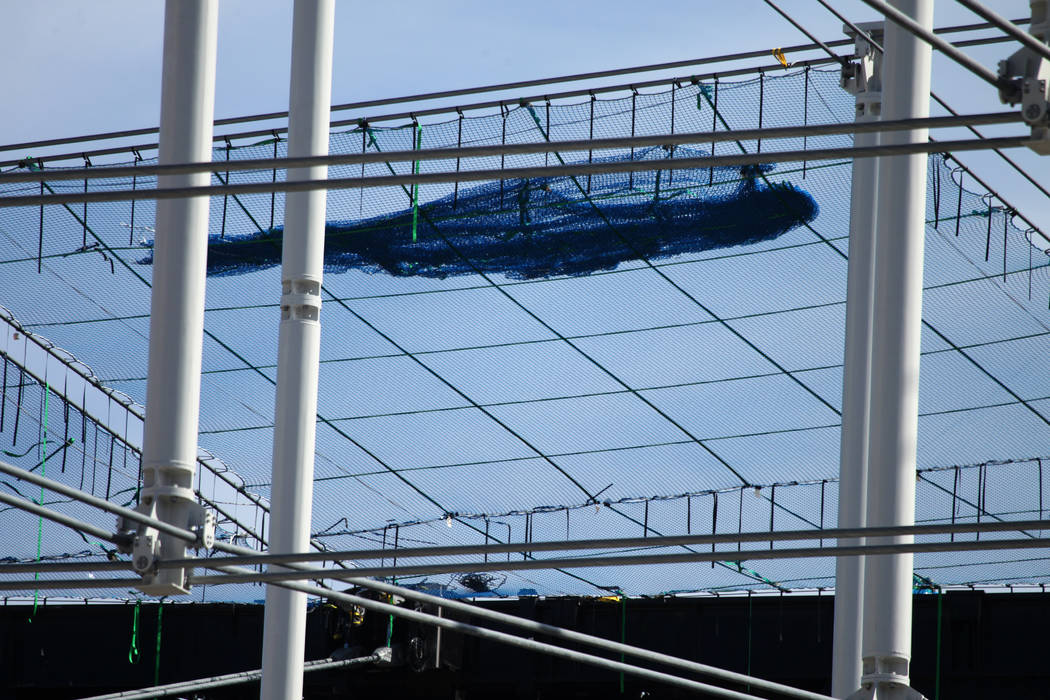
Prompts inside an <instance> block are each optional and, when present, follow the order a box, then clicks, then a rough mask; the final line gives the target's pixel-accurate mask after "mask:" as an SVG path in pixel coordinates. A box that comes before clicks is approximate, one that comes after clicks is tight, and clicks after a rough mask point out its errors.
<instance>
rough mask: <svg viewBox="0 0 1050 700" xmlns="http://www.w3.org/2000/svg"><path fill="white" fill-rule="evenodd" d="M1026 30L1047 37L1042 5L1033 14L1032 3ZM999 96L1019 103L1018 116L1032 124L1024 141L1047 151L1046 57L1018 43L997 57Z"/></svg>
mask: <svg viewBox="0 0 1050 700" xmlns="http://www.w3.org/2000/svg"><path fill="white" fill-rule="evenodd" d="M1032 11H1033V16H1032V22H1031V25H1030V26H1029V32H1030V33H1031V34H1032V36H1034V37H1035V38H1036V39H1038V40H1039V41H1041V42H1044V43H1045V42H1046V41H1047V39H1048V37H1050V18H1048V17H1047V16H1046V15H1047V11H1046V6H1045V5H1044V6H1043V11H1042V14H1043V16H1042V17H1037V16H1036V14H1038V13H1037V11H1036V6H1035V3H1033V5H1032ZM999 100H1000V101H1001V102H1003V103H1004V104H1009V105H1011V106H1012V105H1017V104H1020V105H1021V117H1022V118H1023V119H1024V120H1025V122H1026V123H1027V124H1028V125H1029V126H1031V127H1032V140H1031V141H1029V142H1028V143H1027V144H1026V145H1027V146H1028V147H1029V148H1031V149H1032V150H1033V151H1035V152H1036V153H1038V154H1039V155H1044V156H1045V155H1050V61H1048V60H1047V59H1046V58H1044V57H1043V56H1042V55H1041V54H1039V53H1036V52H1035V51H1033V50H1032V49H1030V48H1028V47H1027V46H1022V47H1021V48H1020V49H1018V50H1017V51H1015V52H1014V53H1013V54H1011V55H1010V57H1009V58H1007V59H1006V60H1004V61H999Z"/></svg>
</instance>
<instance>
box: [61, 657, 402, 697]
mask: <svg viewBox="0 0 1050 700" xmlns="http://www.w3.org/2000/svg"><path fill="white" fill-rule="evenodd" d="M380 661H382V656H381V655H380V654H379V653H375V654H372V655H370V656H359V657H357V658H354V659H318V660H317V661H307V662H306V663H304V664H303V673H309V672H310V671H327V670H331V669H336V668H346V667H348V666H362V665H367V664H374V663H378V662H380ZM261 678H262V669H261V668H260V669H255V670H254V671H238V672H237V673H227V674H224V675H222V676H212V677H211V678H198V679H196V680H192V681H179V682H178V683H167V684H165V685H155V686H152V687H150V688H142V689H140V690H125V691H121V692H118V693H107V694H105V695H92V696H91V697H89V698H82V699H81V700H148V699H149V698H161V697H168V696H169V695H194V694H195V693H196V691H198V690H206V689H208V688H224V687H227V686H231V685H240V684H241V683H253V682H255V681H258V680H259V679H261Z"/></svg>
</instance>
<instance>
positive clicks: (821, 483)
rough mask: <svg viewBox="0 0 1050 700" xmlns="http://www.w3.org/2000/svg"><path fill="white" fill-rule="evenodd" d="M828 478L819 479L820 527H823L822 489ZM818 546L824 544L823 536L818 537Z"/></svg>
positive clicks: (823, 489) (825, 487)
mask: <svg viewBox="0 0 1050 700" xmlns="http://www.w3.org/2000/svg"><path fill="white" fill-rule="evenodd" d="M827 485H828V480H827V479H822V480H821V481H820V529H821V530H823V529H824V491H825V490H826V489H827ZM820 546H821V547H823V546H824V538H823V537H821V538H820Z"/></svg>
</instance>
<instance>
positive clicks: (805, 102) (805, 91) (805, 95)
mask: <svg viewBox="0 0 1050 700" xmlns="http://www.w3.org/2000/svg"><path fill="white" fill-rule="evenodd" d="M809 68H810V67H809V66H806V69H805V70H804V71H803V88H802V126H809ZM808 140H809V139H808V137H807V136H806V135H805V134H803V136H802V150H803V151H806V150H809V149H808V146H807V142H808ZM802 179H803V180H805V179H806V161H805V160H803V161H802Z"/></svg>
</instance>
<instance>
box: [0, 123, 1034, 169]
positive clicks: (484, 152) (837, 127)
mask: <svg viewBox="0 0 1050 700" xmlns="http://www.w3.org/2000/svg"><path fill="white" fill-rule="evenodd" d="M1022 121H1023V117H1022V115H1021V113H1020V112H1016V111H1012V112H991V113H987V114H969V115H960V116H949V117H926V118H920V119H898V120H894V121H873V122H847V123H842V124H811V125H808V126H786V127H770V128H765V129H741V130H737V131H704V132H693V133H679V134H658V135H655V136H624V137H613V138H600V139H574V140H569V141H540V142H535V143H508V144H494V145H488V146H465V147H460V148H424V149H419V150H410V151H384V152H368V153H346V154H337V155H326V156H305V157H298V158H253V159H245V160H230V161H221V162H218V161H216V162H210V163H168V164H163V165H159V164H158V165H136V166H131V165H120V166H100V167H92V168H68V169H67V168H63V169H61V170H30V171H26V172H9V173H0V185H3V184H6V183H11V182H41V181H46V182H55V181H58V180H90V179H100V178H117V177H144V176H147V175H157V176H163V175H184V174H188V173H202V172H212V171H214V170H216V169H217V168H218V169H221V170H222V171H224V172H235V171H244V170H265V171H271V170H273V169H291V168H314V167H319V166H328V167H332V166H337V165H359V164H365V163H392V162H402V161H413V162H414V161H420V160H452V159H468V158H482V157H486V156H498V155H527V154H535V153H553V152H556V151H561V152H574V151H588V150H595V151H601V150H607V149H614V148H619V149H625V148H644V147H647V146H672V145H673V146H679V145H685V144H697V143H702V144H709V143H712V142H719V143H720V142H725V141H751V140H754V139H783V138H797V137H809V136H836V135H845V134H857V133H881V132H883V131H908V130H914V129H941V128H944V129H949V128H955V127H963V126H986V125H989V124H1013V123H1019V122H1022Z"/></svg>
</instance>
